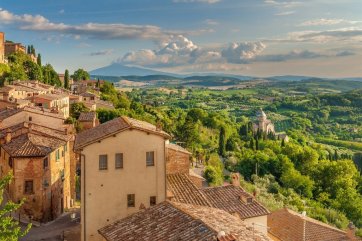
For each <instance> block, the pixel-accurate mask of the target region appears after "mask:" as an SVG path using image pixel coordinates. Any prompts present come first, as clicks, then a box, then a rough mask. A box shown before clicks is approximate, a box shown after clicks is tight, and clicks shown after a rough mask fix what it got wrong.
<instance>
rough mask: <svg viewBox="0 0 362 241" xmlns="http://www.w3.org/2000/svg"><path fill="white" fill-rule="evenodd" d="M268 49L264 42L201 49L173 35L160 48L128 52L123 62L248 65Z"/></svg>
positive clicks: (182, 37)
mask: <svg viewBox="0 0 362 241" xmlns="http://www.w3.org/2000/svg"><path fill="white" fill-rule="evenodd" d="M264 49H265V45H264V44H263V43H261V42H256V43H253V42H244V43H232V44H230V45H229V46H227V47H216V48H201V47H199V46H197V45H196V44H194V43H193V42H192V41H191V40H189V39H187V38H185V37H184V36H182V35H178V36H173V38H172V39H171V41H169V42H165V43H163V44H162V47H161V48H160V49H158V50H150V49H142V50H138V51H133V52H129V53H127V54H125V55H124V56H123V57H122V58H120V59H119V60H118V62H121V63H123V64H128V65H140V66H145V67H158V68H162V67H171V66H187V65H209V66H211V65H212V64H230V63H233V64H246V63H249V62H250V61H252V60H253V59H254V58H255V57H256V56H257V55H258V54H260V53H261V52H262V51H263V50H264Z"/></svg>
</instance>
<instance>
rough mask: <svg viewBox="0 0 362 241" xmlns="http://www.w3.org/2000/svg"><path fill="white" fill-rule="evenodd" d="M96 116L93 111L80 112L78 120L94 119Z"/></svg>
mask: <svg viewBox="0 0 362 241" xmlns="http://www.w3.org/2000/svg"><path fill="white" fill-rule="evenodd" d="M96 118H97V114H96V113H95V112H82V113H80V115H79V118H78V120H79V121H94V120H95V119H96Z"/></svg>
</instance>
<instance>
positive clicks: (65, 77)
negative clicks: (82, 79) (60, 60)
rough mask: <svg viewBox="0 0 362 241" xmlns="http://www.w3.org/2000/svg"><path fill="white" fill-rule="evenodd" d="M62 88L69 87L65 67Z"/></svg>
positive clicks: (67, 73)
mask: <svg viewBox="0 0 362 241" xmlns="http://www.w3.org/2000/svg"><path fill="white" fill-rule="evenodd" d="M64 88H66V89H69V71H68V70H67V69H66V70H65V72H64Z"/></svg>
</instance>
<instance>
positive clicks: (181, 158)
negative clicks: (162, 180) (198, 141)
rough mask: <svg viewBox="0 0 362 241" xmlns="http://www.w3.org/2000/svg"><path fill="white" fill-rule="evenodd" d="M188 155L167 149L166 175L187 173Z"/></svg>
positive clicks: (188, 166)
mask: <svg viewBox="0 0 362 241" xmlns="http://www.w3.org/2000/svg"><path fill="white" fill-rule="evenodd" d="M189 168H190V154H188V153H185V152H181V151H177V150H173V149H170V148H167V161H166V173H167V174H174V173H185V174H188V173H189Z"/></svg>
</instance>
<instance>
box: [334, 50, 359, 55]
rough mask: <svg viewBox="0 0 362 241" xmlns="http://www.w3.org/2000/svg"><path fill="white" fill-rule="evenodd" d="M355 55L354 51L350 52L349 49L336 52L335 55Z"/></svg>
mask: <svg viewBox="0 0 362 241" xmlns="http://www.w3.org/2000/svg"><path fill="white" fill-rule="evenodd" d="M353 55H356V53H355V52H352V51H351V50H343V51H340V52H337V54H336V57H346V56H353Z"/></svg>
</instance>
